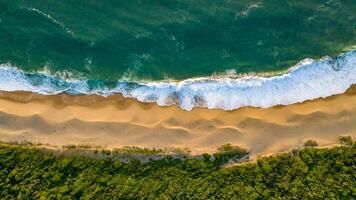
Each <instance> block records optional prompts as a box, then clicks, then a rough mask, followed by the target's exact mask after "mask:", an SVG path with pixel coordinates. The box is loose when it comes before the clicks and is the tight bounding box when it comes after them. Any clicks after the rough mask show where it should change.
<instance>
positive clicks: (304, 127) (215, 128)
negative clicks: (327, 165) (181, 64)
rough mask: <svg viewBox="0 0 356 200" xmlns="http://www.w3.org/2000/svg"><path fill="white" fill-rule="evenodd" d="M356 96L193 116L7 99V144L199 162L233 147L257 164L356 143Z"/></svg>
mask: <svg viewBox="0 0 356 200" xmlns="http://www.w3.org/2000/svg"><path fill="white" fill-rule="evenodd" d="M355 88H356V87H355V86H353V87H351V88H350V89H349V90H348V91H347V92H346V93H345V94H341V95H336V96H332V97H328V98H325V99H322V98H320V99H316V100H312V101H306V102H303V103H298V104H293V105H288V106H276V107H272V108H264V109H262V108H242V109H237V110H234V111H223V110H208V109H203V108H198V109H194V110H193V111H190V112H187V111H184V110H181V109H179V108H177V107H175V106H171V107H159V106H157V105H156V104H153V103H140V102H137V101H135V100H132V99H125V98H123V97H121V96H119V95H116V96H112V97H108V98H104V97H99V96H70V95H66V94H61V95H55V96H43V95H38V94H33V93H26V92H11V93H9V92H0V140H2V141H21V140H26V141H31V142H34V143H48V144H51V145H66V144H91V145H103V146H106V147H108V148H114V147H122V146H138V147H156V148H170V147H174V148H176V147H179V148H186V147H188V148H190V149H191V151H192V153H193V154H199V153H202V152H213V151H215V150H216V147H217V146H219V145H222V144H225V143H231V144H234V145H239V146H241V147H243V148H247V149H248V150H249V151H250V152H251V155H252V156H253V157H256V156H258V155H266V154H273V153H278V152H282V151H288V150H290V149H292V148H296V147H300V146H301V145H302V144H303V143H304V142H305V141H306V140H308V139H313V140H316V141H317V142H318V143H319V145H320V146H329V145H333V144H335V143H337V138H338V136H340V135H350V136H352V137H355V136H356V89H355Z"/></svg>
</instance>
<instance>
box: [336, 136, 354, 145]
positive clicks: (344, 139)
mask: <svg viewBox="0 0 356 200" xmlns="http://www.w3.org/2000/svg"><path fill="white" fill-rule="evenodd" d="M339 141H340V144H342V145H352V144H354V143H353V140H352V137H351V136H349V135H348V136H339Z"/></svg>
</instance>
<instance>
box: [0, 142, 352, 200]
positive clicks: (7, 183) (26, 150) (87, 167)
mask: <svg viewBox="0 0 356 200" xmlns="http://www.w3.org/2000/svg"><path fill="white" fill-rule="evenodd" d="M295 151H298V153H296V152H295ZM227 152H235V153H237V155H239V156H240V157H241V156H245V154H244V153H243V152H244V151H243V150H241V149H239V148H237V147H232V145H227V146H222V147H221V149H220V155H222V154H224V153H227ZM225 155H226V154H225ZM237 155H236V157H239V156H237ZM203 158H204V159H189V158H188V159H177V158H174V157H172V156H165V157H163V158H162V159H159V160H151V161H149V162H145V163H143V162H141V161H139V160H137V159H132V160H130V161H129V162H127V163H125V162H121V161H119V160H114V159H112V158H110V157H105V158H102V159H92V158H89V157H85V156H80V155H55V154H54V153H53V152H51V151H44V150H43V149H39V148H32V147H28V146H21V145H11V144H6V145H5V144H0V196H1V198H2V199H234V198H235V199H353V197H355V184H356V180H355V177H354V170H355V163H356V151H355V147H354V146H352V145H351V146H350V145H343V146H338V147H334V148H330V149H327V148H323V149H322V148H304V149H299V150H294V153H283V154H280V155H278V156H270V157H262V158H259V159H258V160H257V162H256V163H245V164H241V165H237V166H230V167H221V165H217V164H216V162H215V160H214V159H212V155H209V154H204V155H203ZM222 163H223V162H222Z"/></svg>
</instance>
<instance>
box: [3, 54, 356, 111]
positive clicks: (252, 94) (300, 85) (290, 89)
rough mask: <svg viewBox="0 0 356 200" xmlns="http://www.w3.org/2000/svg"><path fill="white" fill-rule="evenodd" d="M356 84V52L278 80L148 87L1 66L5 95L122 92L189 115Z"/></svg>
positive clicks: (286, 100) (304, 65)
mask: <svg viewBox="0 0 356 200" xmlns="http://www.w3.org/2000/svg"><path fill="white" fill-rule="evenodd" d="M93 83H95V84H93ZM353 84H356V51H350V52H347V53H345V54H342V55H340V56H338V57H336V58H330V57H324V58H322V59H320V60H311V59H306V60H304V61H302V62H300V63H299V64H298V65H297V66H294V67H292V68H291V69H290V71H289V72H288V73H285V74H283V75H278V76H273V77H258V76H250V77H243V78H239V79H232V78H221V77H220V78H218V79H209V78H201V79H188V80H184V81H181V82H143V83H139V82H137V83H133V82H125V81H119V82H117V84H116V85H115V86H114V87H112V86H111V87H108V86H106V85H105V83H104V82H100V81H97V82H95V80H91V81H87V80H65V79H61V78H56V77H55V76H52V75H49V74H28V73H25V72H23V71H21V70H19V69H17V68H15V67H12V66H11V65H9V64H5V65H4V64H3V65H1V67H0V90H3V91H31V92H36V93H40V94H46V95H49V94H57V93H61V92H67V93H70V94H97V95H101V96H109V95H112V94H115V93H121V94H122V95H123V96H125V97H129V98H136V99H137V100H139V101H142V102H156V103H157V104H158V105H161V106H169V105H177V106H179V107H181V108H182V109H185V110H192V109H193V108H195V107H207V108H210V109H213V108H219V109H224V110H232V109H237V108H240V107H245V106H252V107H263V108H265V107H271V106H275V105H287V104H293V103H298V102H302V101H305V100H310V99H315V98H319V97H327V96H331V95H335V94H340V93H343V92H345V91H346V90H347V89H348V88H349V87H350V86H351V85H353Z"/></svg>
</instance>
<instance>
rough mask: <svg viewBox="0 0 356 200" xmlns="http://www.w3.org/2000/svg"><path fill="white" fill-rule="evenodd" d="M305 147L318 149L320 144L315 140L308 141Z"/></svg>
mask: <svg viewBox="0 0 356 200" xmlns="http://www.w3.org/2000/svg"><path fill="white" fill-rule="evenodd" d="M304 146H305V147H317V146H318V143H317V142H316V141H315V140H307V141H306V142H305V143H304Z"/></svg>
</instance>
